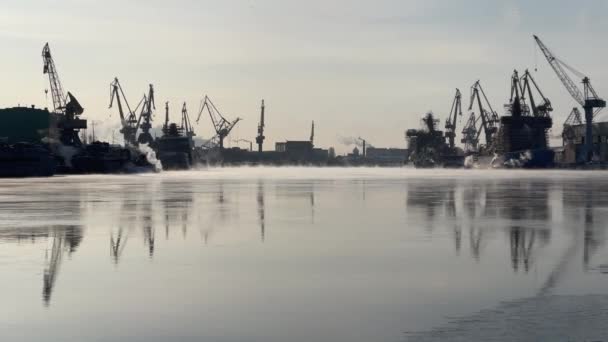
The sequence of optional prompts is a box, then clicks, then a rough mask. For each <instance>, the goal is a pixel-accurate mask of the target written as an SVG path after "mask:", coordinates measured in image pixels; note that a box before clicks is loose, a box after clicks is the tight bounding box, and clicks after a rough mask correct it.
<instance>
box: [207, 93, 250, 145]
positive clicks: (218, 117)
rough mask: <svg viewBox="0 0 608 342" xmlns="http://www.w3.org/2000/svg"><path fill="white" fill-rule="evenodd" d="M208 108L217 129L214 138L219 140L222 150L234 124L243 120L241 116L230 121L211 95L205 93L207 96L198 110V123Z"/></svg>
mask: <svg viewBox="0 0 608 342" xmlns="http://www.w3.org/2000/svg"><path fill="white" fill-rule="evenodd" d="M205 109H207V112H208V113H209V117H210V118H211V123H212V124H213V128H214V129H215V133H216V135H215V137H214V138H213V139H212V140H216V139H217V141H218V144H219V148H220V150H223V149H224V139H225V138H226V137H227V136H228V135H229V134H230V132H231V131H232V129H233V128H234V126H236V124H237V123H238V122H239V121H241V118H238V117H237V118H236V119H235V120H234V121H232V122H230V121H228V119H226V118H225V117H224V116H223V115H222V113H220V111H219V110H218V109H217V107H216V106H215V105H214V104H213V102H212V101H211V99H210V98H209V96H207V95H205V98H204V99H203V101H202V105H201V109H200V111H199V112H198V117H197V119H196V123H198V122H199V121H200V119H201V116H202V114H203V111H205Z"/></svg>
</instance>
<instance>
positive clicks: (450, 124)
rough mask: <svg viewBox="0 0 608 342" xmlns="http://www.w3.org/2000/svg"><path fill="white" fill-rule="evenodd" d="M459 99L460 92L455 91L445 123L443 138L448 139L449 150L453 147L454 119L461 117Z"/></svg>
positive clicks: (460, 96) (454, 134)
mask: <svg viewBox="0 0 608 342" xmlns="http://www.w3.org/2000/svg"><path fill="white" fill-rule="evenodd" d="M461 98H462V95H461V94H460V90H459V89H456V95H455V96H454V101H453V102H452V109H451V110H450V116H449V117H448V119H447V120H446V122H445V136H446V137H447V138H448V142H449V144H450V148H451V149H453V148H454V147H455V144H454V139H455V138H456V119H457V118H458V116H462V104H461Z"/></svg>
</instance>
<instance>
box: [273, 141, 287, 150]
mask: <svg viewBox="0 0 608 342" xmlns="http://www.w3.org/2000/svg"><path fill="white" fill-rule="evenodd" d="M285 147H286V144H285V143H284V142H278V143H275V144H274V150H275V151H276V152H285Z"/></svg>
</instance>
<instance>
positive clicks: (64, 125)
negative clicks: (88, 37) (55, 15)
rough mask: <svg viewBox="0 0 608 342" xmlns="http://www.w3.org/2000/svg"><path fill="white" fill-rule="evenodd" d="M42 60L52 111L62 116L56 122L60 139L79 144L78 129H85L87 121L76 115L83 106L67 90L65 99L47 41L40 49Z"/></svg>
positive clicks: (68, 143)
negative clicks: (51, 100)
mask: <svg viewBox="0 0 608 342" xmlns="http://www.w3.org/2000/svg"><path fill="white" fill-rule="evenodd" d="M42 60H43V62H44V67H43V71H42V73H43V74H47V75H49V83H50V87H51V96H52V98H53V108H54V112H55V113H56V114H60V115H62V116H63V118H62V120H61V121H60V122H59V123H58V126H59V129H60V132H61V136H60V140H61V142H62V143H63V144H65V145H70V146H80V145H82V141H81V140H80V137H79V136H78V130H79V129H86V128H87V122H86V120H80V119H78V116H79V115H80V114H82V113H83V112H84V108H82V106H81V105H80V103H79V102H78V100H76V98H75V97H74V95H72V93H70V92H68V96H67V99H66V97H65V95H64V93H63V87H62V86H61V81H60V80H59V74H58V73H57V68H56V67H55V62H54V61H53V57H52V56H51V49H50V47H49V43H46V44H45V45H44V48H43V49H42Z"/></svg>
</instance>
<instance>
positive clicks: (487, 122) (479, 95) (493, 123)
mask: <svg viewBox="0 0 608 342" xmlns="http://www.w3.org/2000/svg"><path fill="white" fill-rule="evenodd" d="M470 102H471V103H470V105H469V111H471V110H473V106H474V105H475V103H477V106H478V110H479V117H480V118H481V125H482V128H483V132H484V135H485V138H486V146H487V147H489V146H490V145H491V144H492V142H493V139H494V135H495V134H496V132H497V131H498V128H497V125H498V114H496V112H495V111H494V109H492V105H490V101H488V97H487V96H486V93H485V92H484V90H483V88H482V87H481V83H480V82H479V81H477V82H475V84H473V86H472V87H471V101H470ZM484 102H485V104H486V106H487V108H488V110H486V108H484V106H483V103H484ZM481 132H482V131H481V130H479V131H478V132H477V138H476V139H477V140H479V135H480V134H481Z"/></svg>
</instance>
